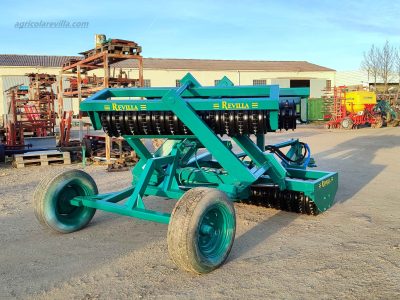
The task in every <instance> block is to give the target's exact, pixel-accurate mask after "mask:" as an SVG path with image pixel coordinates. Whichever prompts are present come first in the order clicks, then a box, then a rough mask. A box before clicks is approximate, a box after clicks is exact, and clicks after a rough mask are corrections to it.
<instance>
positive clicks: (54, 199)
mask: <svg viewBox="0 0 400 300" xmlns="http://www.w3.org/2000/svg"><path fill="white" fill-rule="evenodd" d="M97 193H98V190H97V186H96V183H95V182H94V180H93V179H92V177H91V176H90V175H89V174H87V173H85V172H83V171H80V170H69V171H64V172H58V173H56V174H49V176H47V177H46V178H44V179H43V180H42V181H41V182H40V184H39V185H38V187H37V188H36V190H35V193H34V196H33V206H34V211H35V215H36V218H37V219H38V221H39V223H41V224H42V225H44V226H45V227H47V228H50V229H52V230H54V231H57V232H61V233H70V232H73V231H77V230H79V229H82V228H83V227H85V226H86V225H87V224H88V223H89V222H90V220H91V219H92V218H93V216H94V214H95V212H96V209H94V208H90V207H84V206H80V207H78V206H74V205H71V203H70V200H71V199H73V198H75V197H77V196H89V195H96V194H97Z"/></svg>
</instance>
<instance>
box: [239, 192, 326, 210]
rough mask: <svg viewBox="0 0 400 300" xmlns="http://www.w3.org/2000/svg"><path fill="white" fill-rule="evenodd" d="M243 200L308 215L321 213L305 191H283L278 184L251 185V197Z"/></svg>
mask: <svg viewBox="0 0 400 300" xmlns="http://www.w3.org/2000/svg"><path fill="white" fill-rule="evenodd" d="M242 202H243V203H247V204H252V205H257V206H264V207H268V208H275V209H279V210H284V211H290V212H295V213H301V214H307V215H318V213H319V211H318V209H317V207H316V205H315V203H314V202H313V201H312V200H311V199H310V198H309V197H308V196H305V195H304V193H301V192H296V191H289V190H283V191H281V190H280V189H279V187H278V186H276V185H254V186H251V187H250V197H249V198H248V199H245V200H243V201H242Z"/></svg>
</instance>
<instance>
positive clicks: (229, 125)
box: [100, 101, 296, 137]
mask: <svg viewBox="0 0 400 300" xmlns="http://www.w3.org/2000/svg"><path fill="white" fill-rule="evenodd" d="M269 114H270V112H269V111H266V110H224V111H221V110H212V111H199V112H198V115H199V117H200V118H201V119H202V120H203V121H204V122H205V123H206V124H207V125H208V126H209V127H210V129H211V130H212V131H213V132H214V133H215V134H218V135H221V136H222V135H225V134H226V135H228V136H235V135H250V134H265V133H267V132H268V131H271V127H270V122H269ZM100 120H101V124H102V126H103V129H104V131H105V132H106V133H107V134H108V135H110V136H116V137H117V136H120V135H191V134H192V132H191V131H190V129H189V128H188V127H187V126H186V125H185V124H183V123H182V122H181V121H180V120H179V118H178V117H177V116H176V115H175V114H174V113H172V112H170V111H166V112H164V111H139V112H138V111H126V112H121V111H117V112H114V111H113V112H102V113H101V114H100ZM294 128H296V106H295V104H294V102H293V101H292V102H290V101H285V102H283V103H280V110H279V129H285V130H288V129H294Z"/></svg>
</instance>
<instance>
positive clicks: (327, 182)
mask: <svg viewBox="0 0 400 300" xmlns="http://www.w3.org/2000/svg"><path fill="white" fill-rule="evenodd" d="M333 181H334V179H333V177H330V178H328V179H325V180H322V181H321V182H320V183H319V184H318V187H319V188H320V189H321V188H324V187H327V186H328V185H330V184H331V183H332V182H333Z"/></svg>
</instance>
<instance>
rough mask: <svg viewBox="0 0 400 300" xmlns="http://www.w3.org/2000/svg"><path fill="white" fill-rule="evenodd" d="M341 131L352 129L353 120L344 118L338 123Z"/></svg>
mask: <svg viewBox="0 0 400 300" xmlns="http://www.w3.org/2000/svg"><path fill="white" fill-rule="evenodd" d="M340 124H341V125H342V128H343V129H346V130H350V129H353V126H354V123H353V120H352V119H350V118H344V119H343V120H342V122H341V123H340Z"/></svg>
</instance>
